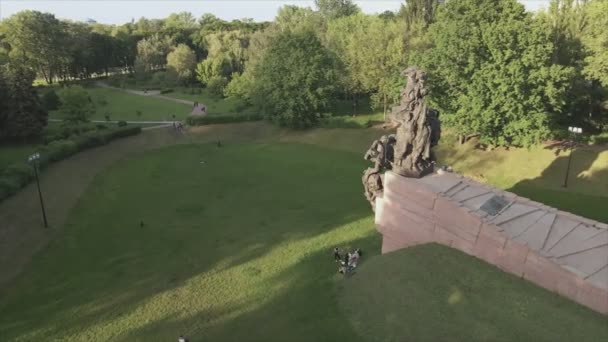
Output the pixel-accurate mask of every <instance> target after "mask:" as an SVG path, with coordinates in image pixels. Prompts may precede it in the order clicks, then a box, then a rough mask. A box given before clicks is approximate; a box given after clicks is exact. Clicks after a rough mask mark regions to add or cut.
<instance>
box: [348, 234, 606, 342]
mask: <svg viewBox="0 0 608 342" xmlns="http://www.w3.org/2000/svg"><path fill="white" fill-rule="evenodd" d="M338 293H339V294H340V303H341V305H342V307H343V308H344V311H345V312H346V313H348V317H349V318H350V319H349V321H350V322H349V323H351V324H352V326H353V327H354V328H355V330H356V331H357V332H358V333H359V334H360V335H361V336H362V337H363V338H364V339H365V340H367V341H463V342H468V341H547V342H557V341H581V342H583V341H584V342H587V341H588V342H594V341H607V340H608V317H607V316H602V315H600V314H598V313H595V312H593V311H591V310H589V309H587V308H584V307H582V306H579V305H577V304H575V303H573V302H571V301H569V300H567V299H565V298H561V297H559V296H558V295H556V294H554V293H551V292H548V291H546V290H544V289H542V288H539V287H537V286H535V285H533V284H531V283H528V282H525V281H522V280H521V279H519V278H517V277H515V276H512V275H510V274H508V273H505V272H503V271H501V270H500V269H498V268H496V267H493V266H491V265H489V264H487V263H485V262H483V261H481V260H479V259H476V258H473V257H471V256H468V255H466V254H464V253H462V252H460V251H457V250H454V249H451V248H448V247H444V246H441V245H437V244H429V245H422V246H415V247H411V248H408V249H405V250H401V251H397V252H393V253H389V254H385V255H382V256H374V257H373V258H371V259H370V260H368V261H367V262H366V263H364V264H363V265H361V267H360V268H359V270H358V272H357V273H356V274H355V275H354V276H353V277H351V278H348V279H346V280H345V281H344V282H342V283H341V284H340V291H338Z"/></svg>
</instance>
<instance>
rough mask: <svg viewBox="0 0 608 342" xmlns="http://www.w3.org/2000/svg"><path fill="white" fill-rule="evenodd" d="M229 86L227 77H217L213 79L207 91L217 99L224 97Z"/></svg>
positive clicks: (208, 84)
mask: <svg viewBox="0 0 608 342" xmlns="http://www.w3.org/2000/svg"><path fill="white" fill-rule="evenodd" d="M226 85H228V79H227V78H226V77H220V76H215V77H212V78H211V79H210V80H209V82H208V83H207V89H209V93H210V94H211V95H213V96H215V97H223V96H224V88H226Z"/></svg>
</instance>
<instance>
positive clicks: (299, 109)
mask: <svg viewBox="0 0 608 342" xmlns="http://www.w3.org/2000/svg"><path fill="white" fill-rule="evenodd" d="M315 4H316V7H315V8H314V9H312V8H302V7H297V6H290V5H286V6H283V7H282V8H281V9H280V10H279V12H278V13H277V15H276V17H275V20H274V21H272V22H270V23H255V22H252V21H250V20H237V21H231V22H227V21H223V20H221V19H218V18H216V17H214V16H213V15H209V14H207V15H204V16H203V17H201V18H199V19H196V18H194V17H193V16H192V15H191V14H189V13H179V14H172V15H170V16H169V17H167V18H166V19H163V20H148V19H143V18H142V19H140V20H139V21H137V22H131V23H128V24H125V25H120V26H113V25H102V24H84V23H74V22H65V21H60V20H57V19H56V18H54V17H53V15H51V14H46V13H39V12H33V11H26V12H21V13H18V14H16V15H14V16H12V17H10V18H8V19H6V20H4V21H3V22H2V23H1V24H0V46H1V48H0V63H2V61H4V62H6V61H10V62H11V63H13V62H15V63H19V65H23V66H27V68H28V69H29V70H32V71H34V72H36V74H37V75H38V77H40V78H44V79H46V80H47V81H48V82H49V83H51V82H53V81H57V80H62V81H67V80H71V79H83V78H89V77H91V76H93V75H99V74H115V73H119V74H120V73H123V74H126V75H128V76H129V77H134V78H136V79H138V80H141V81H142V82H145V81H146V80H150V79H152V80H156V81H159V82H161V83H163V84H168V83H169V84H176V85H177V84H179V85H190V86H203V87H208V88H209V90H210V91H211V92H212V93H214V94H217V95H218V96H226V97H234V98H238V99H239V100H241V101H243V102H244V103H247V104H249V105H252V106H256V107H257V108H259V110H260V112H261V113H263V114H264V115H265V116H266V117H268V118H270V119H271V120H273V121H275V122H278V123H279V124H282V125H286V126H290V127H295V128H306V127H311V126H315V125H317V124H319V122H321V121H322V120H323V118H324V117H326V116H327V115H329V114H328V112H330V110H331V108H332V105H333V103H335V101H336V100H339V99H340V100H344V99H348V100H350V101H351V103H352V106H353V113H357V111H358V103H359V99H361V98H362V97H371V100H372V103H373V105H374V106H375V107H376V108H380V109H382V110H384V111H385V112H387V111H389V110H390V107H391V106H392V105H393V104H394V103H395V102H396V101H398V98H399V91H400V89H401V87H402V86H403V82H404V79H403V77H402V76H401V75H400V73H401V71H402V70H403V69H404V68H405V67H406V66H408V65H417V66H419V67H422V68H424V69H425V70H426V71H427V73H428V75H429V82H428V85H429V87H430V88H431V91H432V92H431V96H430V100H431V102H432V103H431V105H432V106H434V107H436V108H438V109H439V110H440V111H441V112H442V115H441V117H442V120H443V122H444V125H446V126H448V127H450V128H451V129H452V130H453V131H454V132H456V133H457V134H458V135H460V136H462V137H466V136H472V135H479V136H480V139H481V141H482V142H484V143H487V144H491V145H518V146H527V145H531V144H535V143H538V142H540V141H543V140H544V139H547V138H550V137H553V136H556V135H559V134H560V132H564V131H565V129H564V128H565V127H567V126H571V125H576V126H581V127H583V128H584V130H585V131H586V132H589V133H601V132H603V131H606V124H607V123H608V108H607V107H608V106H607V102H606V99H607V98H608V95H607V90H606V89H608V49H606V46H607V45H608V30H606V27H608V16H607V15H606V13H608V0H590V1H583V0H578V1H575V0H553V1H552V2H551V5H550V7H549V8H548V9H547V10H546V11H543V12H539V13H529V12H526V11H525V8H524V7H523V5H521V4H519V3H518V2H517V1H516V0H448V1H440V0H406V1H405V2H404V4H403V5H402V6H401V9H400V10H399V11H397V12H385V13H382V14H380V15H366V14H363V13H361V11H360V9H359V8H358V7H357V6H356V5H354V4H353V3H352V1H349V0H316V1H315Z"/></svg>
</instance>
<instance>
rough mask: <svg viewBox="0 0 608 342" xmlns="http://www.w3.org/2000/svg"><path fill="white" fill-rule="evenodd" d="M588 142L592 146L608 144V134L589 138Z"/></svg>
mask: <svg viewBox="0 0 608 342" xmlns="http://www.w3.org/2000/svg"><path fill="white" fill-rule="evenodd" d="M589 142H590V143H592V144H594V145H601V144H608V133H601V134H596V135H592V136H590V137H589Z"/></svg>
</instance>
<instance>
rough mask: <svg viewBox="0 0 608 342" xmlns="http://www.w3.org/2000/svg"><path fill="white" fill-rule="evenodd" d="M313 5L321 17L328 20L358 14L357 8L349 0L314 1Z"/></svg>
mask: <svg viewBox="0 0 608 342" xmlns="http://www.w3.org/2000/svg"><path fill="white" fill-rule="evenodd" d="M315 5H316V6H317V9H318V10H319V12H320V13H321V15H322V16H323V17H324V18H326V19H328V20H332V19H336V18H340V17H347V16H349V15H353V14H355V13H359V12H360V10H359V7H358V6H357V5H355V4H354V3H353V2H352V1H351V0H315Z"/></svg>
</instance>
